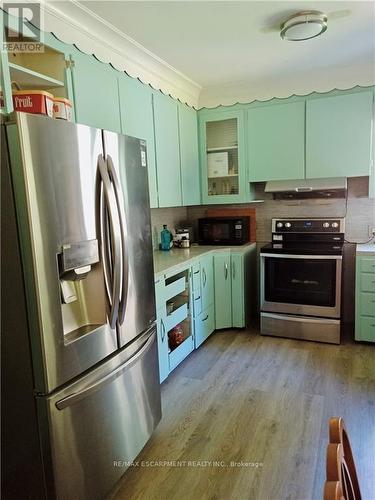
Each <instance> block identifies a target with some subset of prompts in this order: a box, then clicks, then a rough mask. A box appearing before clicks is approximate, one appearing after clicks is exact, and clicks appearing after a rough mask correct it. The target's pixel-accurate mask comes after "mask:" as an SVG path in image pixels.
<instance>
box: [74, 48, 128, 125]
mask: <svg viewBox="0 0 375 500" xmlns="http://www.w3.org/2000/svg"><path fill="white" fill-rule="evenodd" d="M71 57H72V60H73V63H74V64H73V68H72V79H73V92H74V105H75V116H76V121H77V123H84V124H85V125H90V126H91V127H96V128H103V129H106V130H113V131H114V132H121V121H120V102H119V93H118V75H119V72H118V71H116V70H115V69H113V68H112V67H111V66H110V65H109V64H104V63H102V62H99V61H98V60H96V59H95V58H94V57H92V56H89V55H86V54H82V53H81V52H79V51H78V50H76V51H75V52H72V55H71Z"/></svg>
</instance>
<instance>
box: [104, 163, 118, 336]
mask: <svg viewBox="0 0 375 500" xmlns="http://www.w3.org/2000/svg"><path fill="white" fill-rule="evenodd" d="M98 168H99V172H100V177H101V181H102V193H103V194H104V195H102V197H101V203H100V205H101V207H100V232H101V240H102V241H101V254H102V261H103V269H104V279H105V284H106V289H107V295H108V300H109V304H110V314H109V323H110V325H111V328H115V326H116V321H117V316H118V309H119V301H120V293H121V270H122V269H121V268H122V263H121V251H122V250H121V234H120V230H119V228H120V220H119V214H118V211H117V209H116V196H115V193H114V190H113V185H112V183H111V180H110V177H109V173H108V168H107V164H106V162H105V161H104V159H103V156H102V155H99V157H98Z"/></svg>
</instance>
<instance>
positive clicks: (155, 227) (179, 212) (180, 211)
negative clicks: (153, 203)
mask: <svg viewBox="0 0 375 500" xmlns="http://www.w3.org/2000/svg"><path fill="white" fill-rule="evenodd" d="M186 220H187V208H186V207H173V208H152V209H151V226H152V246H153V248H154V250H157V249H158V248H159V243H160V232H161V230H162V229H163V224H167V225H168V229H169V230H170V231H172V233H173V232H174V229H175V228H176V227H178V226H179V225H180V224H181V222H184V221H186Z"/></svg>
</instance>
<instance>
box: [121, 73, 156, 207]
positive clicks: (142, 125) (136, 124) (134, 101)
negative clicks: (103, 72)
mask: <svg viewBox="0 0 375 500" xmlns="http://www.w3.org/2000/svg"><path fill="white" fill-rule="evenodd" d="M152 93H153V91H152V89H151V87H149V86H148V85H144V84H143V83H141V82H140V81H139V80H136V79H135V78H130V77H128V76H126V75H122V76H121V77H119V96H120V108H121V128H122V133H123V134H126V135H131V136H133V137H138V138H139V139H144V140H145V141H146V144H147V169H148V189H149V193H150V206H151V208H157V207H158V188H157V180H156V165H155V138H154V122H153V111H152Z"/></svg>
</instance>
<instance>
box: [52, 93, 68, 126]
mask: <svg viewBox="0 0 375 500" xmlns="http://www.w3.org/2000/svg"><path fill="white" fill-rule="evenodd" d="M53 117H54V118H58V119H61V120H67V121H68V122H71V121H73V113H72V103H71V102H70V101H69V99H65V98H64V97H54V99H53Z"/></svg>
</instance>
